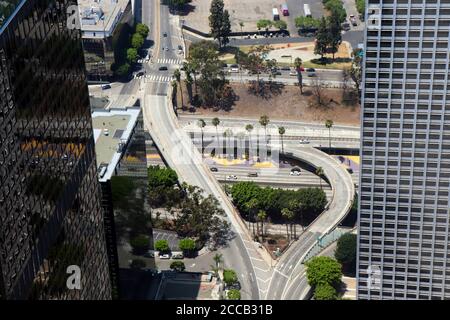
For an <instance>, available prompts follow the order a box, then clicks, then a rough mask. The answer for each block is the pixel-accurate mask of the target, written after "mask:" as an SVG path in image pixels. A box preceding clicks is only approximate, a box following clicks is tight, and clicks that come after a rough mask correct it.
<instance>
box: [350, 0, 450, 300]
mask: <svg viewBox="0 0 450 320" xmlns="http://www.w3.org/2000/svg"><path fill="white" fill-rule="evenodd" d="M366 21H367V30H366V39H365V53H364V54H365V57H364V68H365V72H364V78H363V101H362V103H363V110H362V116H361V120H362V128H361V171H360V198H359V200H360V201H359V237H358V271H357V276H358V298H359V299H449V298H450V250H449V248H450V247H449V234H450V232H449V223H450V221H449V207H450V203H449V200H450V82H449V81H448V80H449V79H448V77H449V73H450V0H368V2H367V12H366Z"/></svg>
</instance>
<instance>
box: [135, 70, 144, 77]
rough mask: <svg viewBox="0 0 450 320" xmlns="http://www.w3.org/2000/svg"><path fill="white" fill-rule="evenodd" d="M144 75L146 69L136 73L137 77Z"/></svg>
mask: <svg viewBox="0 0 450 320" xmlns="http://www.w3.org/2000/svg"><path fill="white" fill-rule="evenodd" d="M143 75H144V71H139V72H138V73H136V77H142V76H143Z"/></svg>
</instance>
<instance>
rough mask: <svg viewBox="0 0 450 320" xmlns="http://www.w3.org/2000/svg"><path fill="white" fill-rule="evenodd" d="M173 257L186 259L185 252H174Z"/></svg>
mask: <svg viewBox="0 0 450 320" xmlns="http://www.w3.org/2000/svg"><path fill="white" fill-rule="evenodd" d="M172 259H184V254H183V252H172Z"/></svg>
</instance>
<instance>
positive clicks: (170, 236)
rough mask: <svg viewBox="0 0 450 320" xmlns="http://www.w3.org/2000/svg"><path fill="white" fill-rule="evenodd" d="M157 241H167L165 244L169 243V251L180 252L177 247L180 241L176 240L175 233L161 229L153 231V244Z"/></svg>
mask: <svg viewBox="0 0 450 320" xmlns="http://www.w3.org/2000/svg"><path fill="white" fill-rule="evenodd" d="M158 240H167V242H169V247H170V250H171V251H179V250H180V248H179V247H178V241H179V240H180V239H179V238H178V235H177V234H176V232H173V231H167V230H161V229H153V242H156V241H158Z"/></svg>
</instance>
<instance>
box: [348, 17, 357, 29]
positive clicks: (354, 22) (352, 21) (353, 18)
mask: <svg viewBox="0 0 450 320" xmlns="http://www.w3.org/2000/svg"><path fill="white" fill-rule="evenodd" d="M349 19H350V22H351V23H352V26H354V27H356V26H357V25H358V22H356V18H355V16H354V15H350V17H349Z"/></svg>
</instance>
